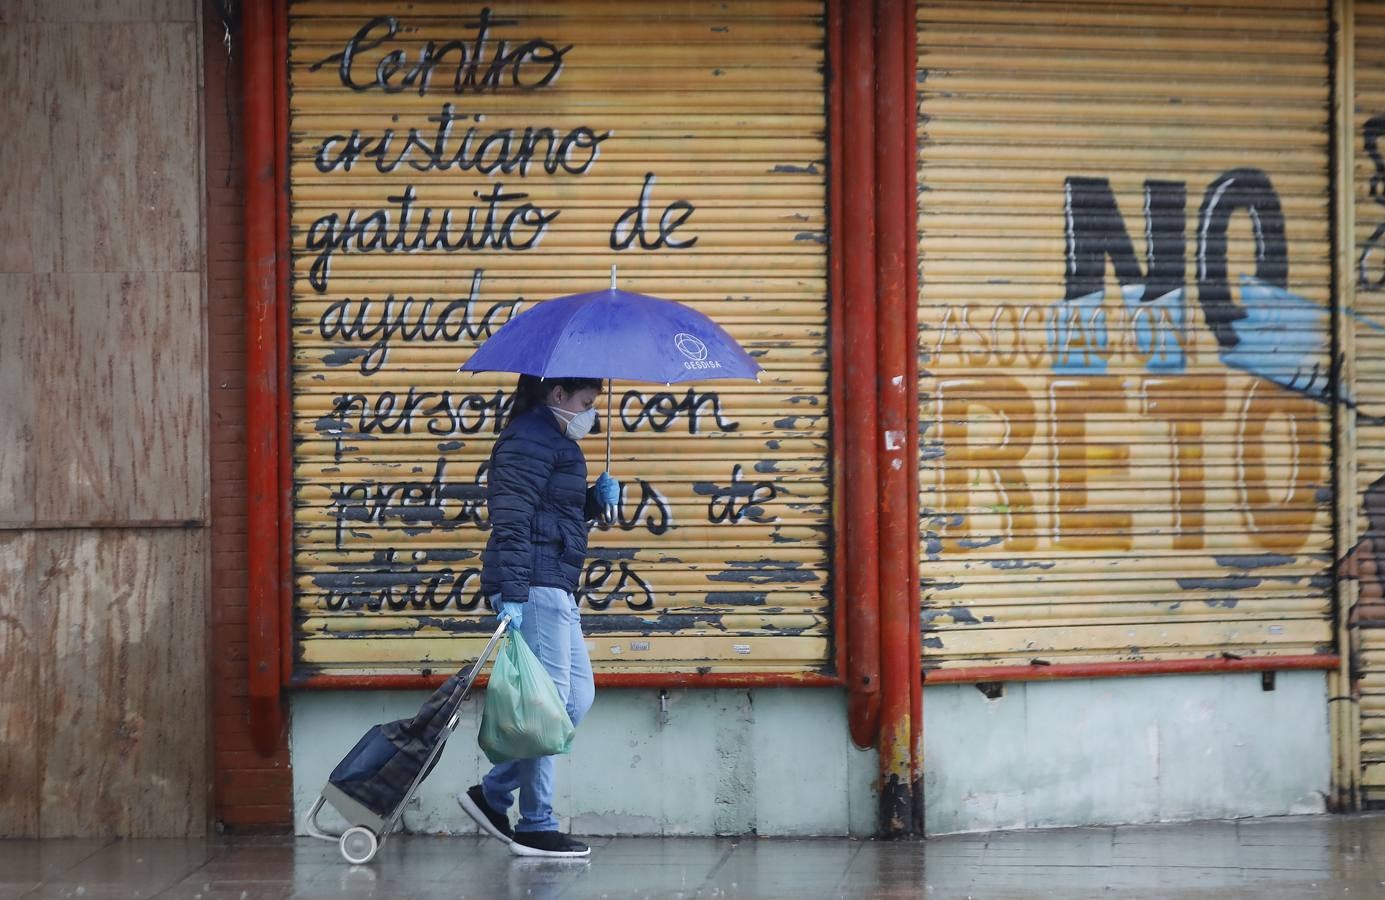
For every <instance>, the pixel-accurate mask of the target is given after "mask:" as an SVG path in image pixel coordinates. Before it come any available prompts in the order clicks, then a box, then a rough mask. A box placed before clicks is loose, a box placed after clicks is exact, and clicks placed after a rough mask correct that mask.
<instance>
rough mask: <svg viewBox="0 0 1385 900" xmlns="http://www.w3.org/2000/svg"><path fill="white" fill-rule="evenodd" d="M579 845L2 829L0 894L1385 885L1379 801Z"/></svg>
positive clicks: (660, 893) (1286, 892)
mask: <svg viewBox="0 0 1385 900" xmlns="http://www.w3.org/2000/svg"><path fill="white" fill-rule="evenodd" d="M591 843H592V847H593V852H592V856H591V858H590V860H583V861H546V860H528V859H518V858H515V857H512V856H511V855H510V854H509V852H508V851H507V850H506V849H505V848H504V847H502V846H501V845H500V844H499V843H497V842H495V841H493V840H490V839H488V838H477V837H472V836H466V837H427V836H397V837H395V838H393V839H392V840H390V841H389V842H387V843H386V844H385V846H384V847H382V848H381V850H380V853H379V855H378V856H377V857H376V859H375V860H374V862H372V863H371V864H370V865H367V866H350V865H347V864H346V863H345V861H343V860H342V858H341V857H340V856H339V855H338V851H337V846H336V844H334V843H333V844H328V843H324V842H321V841H317V840H314V839H312V838H292V837H241V838H216V839H210V840H205V841H201V840H195V841H193V840H189V841H177V840H174V841H82V840H71V841H43V842H39V841H0V900H15V898H19V897H23V898H25V900H39V898H54V897H63V898H68V897H71V898H83V900H102V898H135V897H159V898H186V900H194V898H197V900H252V898H256V900H258V898H271V900H286V898H304V900H307V898H328V897H331V898H401V900H432V898H457V897H486V898H494V897H532V898H542V900H546V898H558V897H562V898H584V897H619V898H626V897H631V898H633V897H746V898H762V897H764V898H788V900H807V898H815V897H879V898H912V897H922V898H948V897H976V898H987V900H991V898H1019V897H1055V898H1063V900H1079V898H1087V897H1093V898H1095V897H1102V898H1109V897H1122V898H1127V897H1129V898H1133V897H1150V898H1156V897H1157V898H1185V897H1218V898H1252V897H1254V898H1318V897H1333V898H1366V897H1370V898H1385V814H1366V815H1359V816H1305V817H1294V818H1284V819H1243V820H1239V821H1233V822H1201V823H1193V824H1181V825H1151V826H1127V827H1120V828H1075V829H1055V830H1051V831H1018V832H997V833H992V834H975V835H958V836H953V837H937V838H931V839H929V840H927V841H909V842H884V841H859V840H846V839H841V840H838V839H805V840H788V839H770V838H760V839H756V838H740V839H731V838H723V839H711V838H706V839H700V838H596V839H593V840H592V841H591Z"/></svg>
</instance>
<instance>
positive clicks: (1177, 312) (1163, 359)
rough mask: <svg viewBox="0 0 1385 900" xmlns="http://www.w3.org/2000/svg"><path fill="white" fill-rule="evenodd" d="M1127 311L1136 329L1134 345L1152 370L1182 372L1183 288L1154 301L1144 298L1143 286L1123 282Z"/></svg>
mask: <svg viewBox="0 0 1385 900" xmlns="http://www.w3.org/2000/svg"><path fill="white" fill-rule="evenodd" d="M1121 294H1122V295H1123V297H1124V299H1125V311H1126V314H1127V316H1129V318H1130V327H1131V329H1132V330H1133V331H1134V332H1135V346H1136V347H1138V348H1139V351H1140V356H1141V357H1142V358H1143V359H1144V360H1145V368H1147V369H1149V371H1151V372H1165V373H1167V372H1182V371H1183V370H1184V369H1185V368H1186V367H1187V359H1186V357H1185V356H1184V353H1183V341H1184V334H1185V333H1184V323H1185V321H1186V318H1185V316H1186V314H1185V312H1184V307H1183V297H1184V294H1185V291H1184V289H1183V288H1181V287H1180V288H1175V289H1174V290H1172V291H1169V292H1167V293H1165V294H1161V295H1159V296H1158V297H1155V298H1154V299H1153V300H1145V299H1144V295H1145V290H1144V285H1139V284H1131V285H1122V286H1121Z"/></svg>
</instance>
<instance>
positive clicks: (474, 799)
mask: <svg viewBox="0 0 1385 900" xmlns="http://www.w3.org/2000/svg"><path fill="white" fill-rule="evenodd" d="M457 802H458V803H460V804H461V805H462V809H464V810H466V814H467V815H469V816H471V818H473V819H474V820H476V824H477V825H480V826H481V830H482V831H484V832H485V833H486V834H488V835H490V836H491V837H493V838H495V839H496V840H497V841H501V842H502V843H506V844H508V843H510V842H511V841H513V840H514V839H515V830H514V829H513V828H511V827H510V819H509V817H508V816H506V815H505V814H504V813H502V812H498V811H496V810H495V808H493V807H492V806H491V805H490V804H489V803H487V802H486V795H485V792H483V791H482V790H481V785H479V784H473V785H472V786H471V787H469V788H467V791H466V793H465V794H462V795H461V796H459V797H458V798H457Z"/></svg>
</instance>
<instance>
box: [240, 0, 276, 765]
mask: <svg viewBox="0 0 1385 900" xmlns="http://www.w3.org/2000/svg"><path fill="white" fill-rule="evenodd" d="M241 23H242V27H241V48H242V54H243V56H242V73H243V81H242V86H243V95H244V102H243V107H242V117H243V122H244V141H243V143H244V153H245V349H246V360H245V365H246V378H247V381H246V387H245V397H246V401H245V402H246V503H247V511H246V516H247V518H246V532H247V555H248V566H249V570H250V571H249V597H248V603H247V606H248V610H247V612H248V615H249V620H250V627H249V635H248V639H249V643H248V656H249V666H250V673H249V682H250V683H249V688H250V691H249V693H250V732H251V736H252V737H253V739H254V742H255V747H256V748H257V749H258V750H259V751H260V752H261V753H265V754H268V753H271V752H273V750H274V748H275V746H276V745H277V744H278V742H279V737H280V735H281V733H282V731H283V726H284V715H283V710H282V707H281V705H280V693H279V691H280V681H281V673H280V660H279V644H280V641H279V628H280V616H279V587H280V584H279V562H280V560H279V552H280V540H279V529H280V521H279V513H280V510H279V505H280V504H279V478H280V472H279V430H278V427H277V423H278V421H279V347H278V337H279V336H278V327H279V323H278V308H279V306H278V290H277V285H278V279H279V265H278V258H277V253H278V242H277V235H278V229H279V220H278V205H277V204H278V183H277V179H276V171H277V167H276V156H277V154H276V150H275V141H276V134H277V132H278V129H277V127H276V105H275V95H276V88H275V84H274V81H275V77H274V73H275V63H274V48H275V41H274V34H275V21H274V15H273V4H272V3H271V2H270V0H251V2H249V3H246V4H245V6H244V8H243V11H242V19H241Z"/></svg>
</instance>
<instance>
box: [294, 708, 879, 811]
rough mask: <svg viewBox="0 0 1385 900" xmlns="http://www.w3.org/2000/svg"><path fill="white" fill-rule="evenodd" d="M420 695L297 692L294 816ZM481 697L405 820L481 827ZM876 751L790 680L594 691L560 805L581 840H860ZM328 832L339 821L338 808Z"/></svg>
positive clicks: (871, 806) (872, 803)
mask: <svg viewBox="0 0 1385 900" xmlns="http://www.w3.org/2000/svg"><path fill="white" fill-rule="evenodd" d="M426 696H427V695H426V694H425V693H423V692H413V691H388V692H342V693H299V694H296V695H294V697H293V708H292V715H293V718H292V730H291V733H290V742H291V743H290V753H291V757H292V761H293V777H294V785H293V800H294V814H295V818H296V821H297V822H298V830H299V831H300V833H301V831H302V818H303V815H304V814H305V813H306V812H307V811H308V809H309V808H310V807H311V805H312V803H313V801H314V800H315V799H316V798H317V794H318V791H319V790H321V788H322V785H323V784H324V783H325V782H326V780H327V775H328V773H329V772H330V771H331V770H332V768H333V767H334V766H336V764H337V762H338V761H339V760H340V759H341V757H342V756H344V755H345V754H346V752H347V751H348V750H350V749H351V747H352V746H354V745H355V743H356V741H357V740H359V739H360V737H361V735H362V734H364V733H365V731H366V729H368V728H369V727H370V726H371V725H373V724H375V723H377V722H385V721H389V720H391V719H398V718H403V717H405V716H409V715H412V714H413V713H414V712H415V711H417V709H418V706H419V704H420V703H422V702H423V700H424V699H425V697H426ZM481 697H482V694H480V693H479V692H478V693H477V695H476V696H475V697H473V698H472V699H471V700H470V701H468V703H467V704H465V705H464V707H463V714H462V721H461V724H460V725H459V726H458V729H457V732H456V734H455V735H454V736H453V739H452V740H451V741H450V742H449V743H448V746H447V749H446V751H445V752H444V756H443V759H442V762H441V763H440V764H439V765H438V768H437V769H435V770H434V772H433V774H432V775H431V776H430V777H429V779H428V781H427V782H425V784H424V785H423V788H422V791H421V793H420V796H419V798H418V801H417V805H416V806H415V807H412V808H411V809H410V810H409V811H408V812H406V814H405V823H406V825H407V827H408V828H409V830H411V831H416V832H443V833H465V832H473V831H475V830H476V829H475V827H474V826H473V825H472V823H471V820H470V819H468V818H467V817H466V814H465V813H463V812H462V811H461V808H460V807H458V806H457V803H456V801H455V799H454V798H455V797H456V795H457V794H458V793H460V792H462V791H465V790H466V788H467V787H468V786H469V785H472V784H475V783H476V782H477V781H478V780H479V779H480V776H481V774H482V773H483V772H485V771H486V770H487V769H489V764H488V763H487V762H486V759H485V757H484V756H483V755H482V754H481V752H480V750H479V749H477V746H476V738H475V736H476V733H477V730H478V728H479V726H480V716H481ZM877 776H878V763H877V758H876V754H875V752H874V751H873V750H872V751H861V750H857V749H855V748H854V747H853V746H851V739H850V737H849V735H848V732H847V724H846V695H845V693H844V692H843V691H840V690H834V689H809V688H783V689H759V690H753V691H744V690H677V691H670V692H669V719H668V722H667V724H663V725H661V724H660V721H659V692H658V691H650V690H598V691H597V696H596V704H595V706H593V707H592V710H591V712H590V713H589V714H588V716H587V718H586V720H585V721H584V722H583V723H582V727H581V728H580V729H579V730H578V733H577V740H576V742H575V744H574V746H573V750H572V753H571V754H570V755H569V756H565V757H560V759H559V763H558V774H557V784H558V796H557V798H556V801H555V803H554V807H555V809H556V811H557V813H558V814H559V815H560V816H564V817H566V818H564V819H563V827H564V828H565V829H568V830H570V831H572V832H573V833H575V834H587V835H611V834H630V835H713V834H746V833H750V832H755V833H758V834H762V835H857V836H867V835H870V834H872V833H874V831H875V827H876V816H877V805H878V799H877V795H876V791H875V788H874V781H875V779H876V778H877ZM321 822H322V823H323V824H324V826H328V827H336V826H337V825H339V824H340V820H338V819H336V818H335V815H334V814H333V813H331V811H330V810H324V812H323V815H322V817H321Z"/></svg>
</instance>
